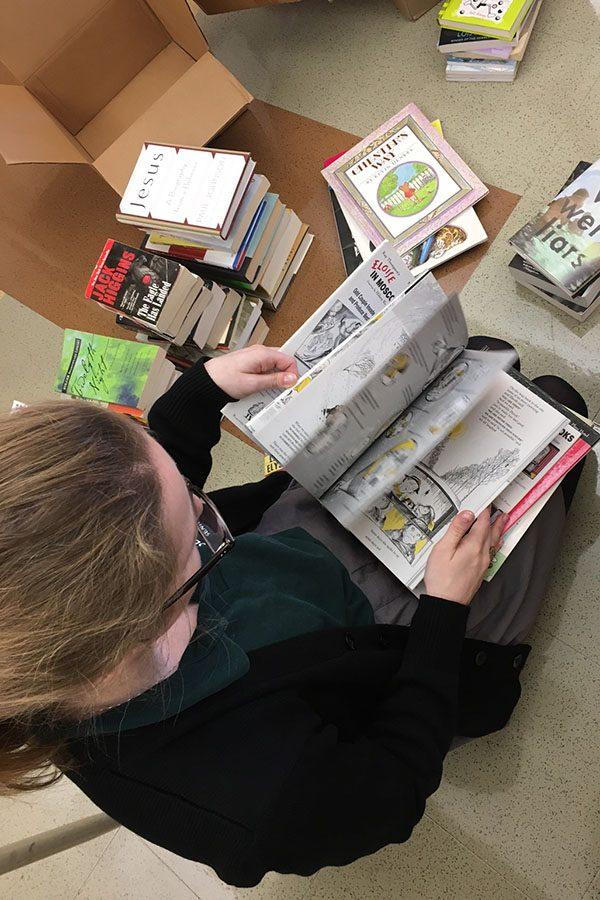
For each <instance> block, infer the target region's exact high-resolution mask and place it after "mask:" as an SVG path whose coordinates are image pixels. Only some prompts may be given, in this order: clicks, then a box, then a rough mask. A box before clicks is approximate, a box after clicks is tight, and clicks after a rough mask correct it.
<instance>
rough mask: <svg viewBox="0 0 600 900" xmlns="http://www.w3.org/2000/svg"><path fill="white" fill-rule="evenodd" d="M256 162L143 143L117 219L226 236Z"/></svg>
mask: <svg viewBox="0 0 600 900" xmlns="http://www.w3.org/2000/svg"><path fill="white" fill-rule="evenodd" d="M253 169H254V163H253V162H252V160H251V159H250V156H249V154H248V153H240V152H237V151H233V150H212V149H209V148H205V147H178V146H175V145H172V144H148V143H145V144H144V146H143V147H142V150H141V153H140V155H139V157H138V160H137V162H136V164H135V167H134V170H133V172H132V174H131V178H130V179H129V183H128V185H127V187H126V188H125V193H124V194H123V199H122V200H121V204H120V206H119V212H118V213H117V219H119V221H121V222H129V223H130V224H133V225H139V224H141V225H143V226H146V225H147V226H148V227H150V228H152V227H154V226H155V225H156V224H161V223H162V224H164V225H170V226H179V227H182V226H184V227H187V228H189V229H191V230H193V231H198V232H206V233H207V234H212V235H217V236H219V237H221V238H223V239H226V238H227V236H228V234H229V231H230V229H231V225H232V222H233V220H234V217H235V214H236V212H237V208H238V206H239V204H240V201H241V199H242V196H243V194H244V191H245V190H246V188H247V186H248V182H249V181H250V177H251V175H252V171H253Z"/></svg>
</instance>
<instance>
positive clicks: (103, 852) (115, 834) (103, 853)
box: [73, 825, 123, 900]
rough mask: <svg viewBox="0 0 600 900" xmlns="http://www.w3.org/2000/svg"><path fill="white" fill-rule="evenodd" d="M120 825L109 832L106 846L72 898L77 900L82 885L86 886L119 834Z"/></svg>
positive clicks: (80, 845)
mask: <svg viewBox="0 0 600 900" xmlns="http://www.w3.org/2000/svg"><path fill="white" fill-rule="evenodd" d="M122 827H123V826H122V825H120V826H119V827H118V828H115V830H114V832H113V834H111V836H110V839H109V841H108V843H107V844H106V847H105V848H104V850H103V851H102V853H101V854H100V855H99V857H98V859H97V860H96V862H95V863H94V865H93V866H92V868H91V869H90V871H89V874H88V875H87V876H86V878H84V880H83V881H82V883H81V884H80V885H79V887H78V889H77V891H76V892H75V893H74V894H73V900H77V897H79V896H80V894H81V892H82V891H83V889H84V887H85V886H86V884H87V883H88V881H89V880H90V878H91V877H92V875H93V874H94V872H95V871H96V869H97V867H98V866H99V865H100V862H101V860H103V859H104V856H105V854H106V853H108V851H109V850H110V848H111V846H112V844H113V842H114V841H115V840H116V837H117V835H118V834H119V832H120V830H121V828H122ZM77 846H79V847H82V846H83V845H82V844H78V845H77Z"/></svg>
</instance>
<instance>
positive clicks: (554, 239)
mask: <svg viewBox="0 0 600 900" xmlns="http://www.w3.org/2000/svg"><path fill="white" fill-rule="evenodd" d="M510 243H511V244H512V245H513V247H514V248H515V249H516V250H517V251H518V253H520V254H521V256H523V257H524V258H525V259H527V260H529V262H530V263H533V265H534V266H536V268H538V269H540V271H542V272H543V273H544V274H545V275H546V276H547V277H548V278H549V279H550V280H551V281H552V282H554V284H556V285H557V286H558V287H560V288H562V289H563V290H564V291H565V292H566V293H567V294H568V295H569V296H570V297H573V296H574V295H575V294H576V293H577V291H578V290H580V289H581V288H582V287H584V286H585V285H587V284H588V283H589V282H590V281H592V280H593V279H594V278H596V277H597V276H598V274H600V160H598V161H597V162H595V163H593V164H592V165H591V166H590V167H589V168H588V169H586V170H585V171H584V172H582V173H581V174H580V175H579V176H578V177H577V178H576V179H575V180H574V181H572V182H571V183H570V184H569V185H568V186H567V187H565V188H563V189H562V190H561V191H560V193H559V194H558V195H557V196H556V197H555V198H554V199H553V200H552V201H551V202H550V203H549V204H548V205H547V206H546V207H545V208H544V209H543V210H542V211H541V212H540V213H539V214H538V215H537V216H536V217H535V219H533V220H532V221H531V222H528V223H527V224H526V225H525V226H524V227H523V228H521V230H520V231H518V232H517V233H516V234H514V235H513V236H512V238H511V239H510Z"/></svg>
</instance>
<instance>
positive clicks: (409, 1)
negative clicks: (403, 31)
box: [394, 0, 439, 22]
mask: <svg viewBox="0 0 600 900" xmlns="http://www.w3.org/2000/svg"><path fill="white" fill-rule="evenodd" d="M438 2H439V0H394V3H395V4H396V6H397V7H398V9H399V10H400V12H401V13H402V14H403V15H404V16H406V18H407V19H412V21H413V22H414V21H415V19H419V18H420V17H421V16H422V15H423V14H424V13H426V12H429V10H430V9H433V7H434V6H437V5H438Z"/></svg>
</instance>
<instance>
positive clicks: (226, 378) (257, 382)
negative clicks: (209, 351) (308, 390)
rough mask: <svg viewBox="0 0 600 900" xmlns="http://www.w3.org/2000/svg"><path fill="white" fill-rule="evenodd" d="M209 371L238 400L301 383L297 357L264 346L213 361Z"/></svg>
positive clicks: (238, 351)
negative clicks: (269, 389) (260, 392)
mask: <svg viewBox="0 0 600 900" xmlns="http://www.w3.org/2000/svg"><path fill="white" fill-rule="evenodd" d="M205 368H206V371H207V372H208V374H209V375H210V377H211V378H212V380H213V381H214V383H215V384H216V385H217V386H218V387H220V388H221V390H222V391H225V393H226V394H229V396H230V397H233V398H234V399H236V400H241V399H242V397H249V396H250V395H251V394H256V393H258V392H259V391H264V390H266V389H267V388H280V389H284V388H288V387H291V386H292V385H293V384H295V383H296V381H297V380H298V367H297V366H296V361H295V359H294V358H293V356H288V355H287V353H282V352H281V350H276V349H275V347H263V346H262V345H261V344H255V345H254V346H252V347H245V348H244V349H243V350H233V351H232V352H231V353H226V354H225V355H224V356H219V357H216V358H215V359H209V360H207V362H206V363H205Z"/></svg>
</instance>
